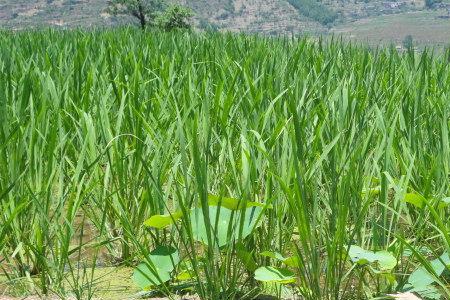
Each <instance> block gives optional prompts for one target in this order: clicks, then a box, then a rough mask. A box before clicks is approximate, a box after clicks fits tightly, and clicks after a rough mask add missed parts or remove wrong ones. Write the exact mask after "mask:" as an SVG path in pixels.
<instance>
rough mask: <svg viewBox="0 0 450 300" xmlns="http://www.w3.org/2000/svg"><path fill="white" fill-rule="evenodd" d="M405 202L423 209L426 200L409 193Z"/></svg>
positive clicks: (418, 195) (419, 195)
mask: <svg viewBox="0 0 450 300" xmlns="http://www.w3.org/2000/svg"><path fill="white" fill-rule="evenodd" d="M403 200H404V201H405V202H407V203H411V204H412V205H414V206H415V207H418V208H422V207H423V205H424V203H425V200H426V199H425V197H424V196H422V195H421V194H416V193H407V194H405V198H404V199H403Z"/></svg>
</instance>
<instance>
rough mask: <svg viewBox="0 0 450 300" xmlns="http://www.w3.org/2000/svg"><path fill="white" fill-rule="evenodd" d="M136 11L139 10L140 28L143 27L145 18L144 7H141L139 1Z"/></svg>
mask: <svg viewBox="0 0 450 300" xmlns="http://www.w3.org/2000/svg"><path fill="white" fill-rule="evenodd" d="M138 11H139V22H140V23H141V29H142V30H144V29H145V25H146V23H147V22H146V20H145V13H144V8H143V7H142V5H141V3H139V4H138Z"/></svg>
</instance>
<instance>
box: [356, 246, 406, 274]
mask: <svg viewBox="0 0 450 300" xmlns="http://www.w3.org/2000/svg"><path fill="white" fill-rule="evenodd" d="M349 255H350V259H351V260H352V261H353V262H354V263H357V264H360V265H364V264H371V263H375V262H376V263H378V266H379V267H380V269H381V271H388V270H392V269H393V268H395V266H396V265H397V259H396V258H395V257H394V256H393V255H392V254H391V253H389V252H387V251H378V252H373V251H369V250H364V249H363V248H361V247H359V246H356V245H352V246H350V250H349Z"/></svg>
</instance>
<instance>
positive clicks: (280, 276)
mask: <svg viewBox="0 0 450 300" xmlns="http://www.w3.org/2000/svg"><path fill="white" fill-rule="evenodd" d="M255 279H256V280H258V281H262V282H276V283H292V282H295V274H294V273H293V272H291V271H289V270H287V269H280V268H275V267H260V268H258V269H256V271H255Z"/></svg>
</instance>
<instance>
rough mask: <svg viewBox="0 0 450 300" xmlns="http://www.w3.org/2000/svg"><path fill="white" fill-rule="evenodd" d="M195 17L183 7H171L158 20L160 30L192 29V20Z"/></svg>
mask: <svg viewBox="0 0 450 300" xmlns="http://www.w3.org/2000/svg"><path fill="white" fill-rule="evenodd" d="M193 16H194V13H193V12H192V10H190V9H189V8H187V7H184V6H182V5H171V6H169V7H168V8H167V9H166V10H165V11H164V13H162V14H161V15H160V16H159V17H158V18H157V21H156V22H157V24H158V26H159V27H160V28H162V29H164V30H166V31H169V30H173V29H189V28H191V23H190V19H191V18H192V17H193Z"/></svg>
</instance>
